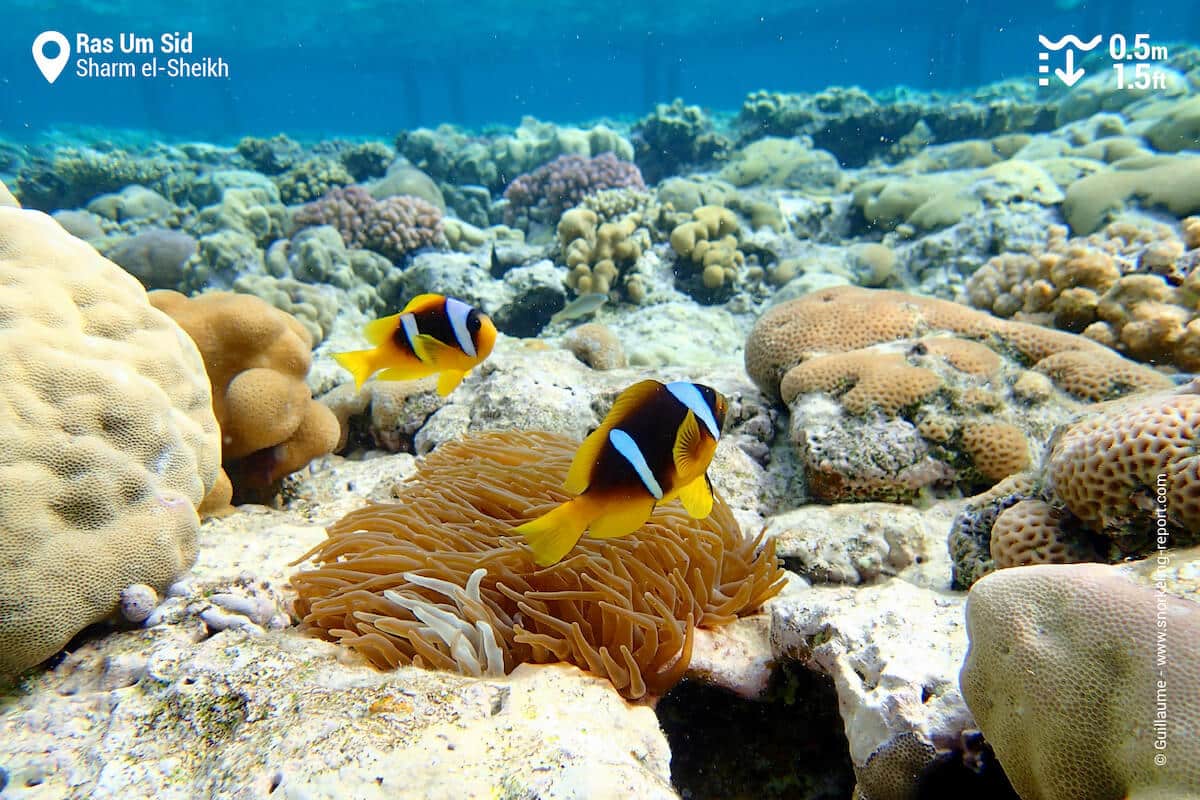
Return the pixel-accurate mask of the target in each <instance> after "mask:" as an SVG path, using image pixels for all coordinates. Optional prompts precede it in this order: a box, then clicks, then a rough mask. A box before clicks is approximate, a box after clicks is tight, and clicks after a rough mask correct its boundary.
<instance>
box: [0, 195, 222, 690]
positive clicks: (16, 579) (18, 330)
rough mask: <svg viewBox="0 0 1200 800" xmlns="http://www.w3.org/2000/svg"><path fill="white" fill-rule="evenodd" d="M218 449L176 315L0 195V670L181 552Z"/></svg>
mask: <svg viewBox="0 0 1200 800" xmlns="http://www.w3.org/2000/svg"><path fill="white" fill-rule="evenodd" d="M219 460H220V439H219V437H218V432H217V425H216V420H215V419H214V418H213V413H212V404H211V401H210V396H209V387H208V380H207V378H206V377H205V373H204V365H203V363H202V362H201V360H200V356H199V354H198V353H197V352H196V346H195V345H194V344H193V343H192V342H191V340H190V339H188V337H187V336H186V335H185V334H184V333H183V331H182V330H180V328H179V326H178V325H176V324H175V323H173V322H172V321H171V320H170V318H168V317H167V316H166V315H164V314H162V313H160V312H158V311H156V310H155V309H154V308H152V307H151V306H150V304H149V303H148V302H147V301H146V293H145V290H143V289H142V287H141V285H140V284H139V283H138V282H137V280H136V279H135V278H133V277H132V276H130V275H129V274H128V273H126V272H124V271H122V270H121V269H120V268H119V267H117V266H116V265H114V264H112V263H111V262H109V261H106V260H105V259H103V258H101V257H100V256H99V255H98V254H97V253H96V251H95V250H93V249H92V248H91V247H89V246H88V245H86V244H84V243H83V242H82V241H79V240H78V239H75V238H74V237H72V236H70V235H69V234H67V233H66V231H64V230H63V229H62V228H61V227H59V225H58V224H57V223H56V222H54V221H53V220H52V219H51V218H50V217H47V216H45V215H44V214H40V213H38V212H34V211H22V210H20V209H16V208H9V207H0V675H4V674H12V673H15V672H17V671H19V670H21V669H24V668H26V667H30V666H32V665H34V664H37V663H38V662H40V661H42V660H44V659H46V658H48V657H49V656H51V655H53V654H54V652H55V651H57V650H58V649H60V648H61V647H63V646H64V645H65V644H66V643H67V641H68V640H69V639H70V638H71V637H72V636H73V635H75V634H76V633H78V632H79V631H80V630H81V629H83V628H84V627H86V626H87V625H89V624H92V623H94V622H97V621H99V620H102V619H104V618H105V617H107V616H109V615H111V614H112V613H113V612H114V611H116V609H117V607H118V604H119V602H120V596H121V590H122V589H124V588H125V587H126V586H129V585H130V584H136V583H146V584H150V585H152V586H156V587H159V588H160V589H161V588H164V587H165V586H166V585H167V584H168V583H169V582H170V581H172V580H173V579H174V578H175V577H176V576H178V575H179V574H180V573H181V572H183V571H184V570H186V569H187V568H188V567H189V566H191V563H192V561H193V560H194V558H195V555H196V531H197V528H198V526H199V520H198V518H197V516H196V506H197V505H198V504H199V503H200V502H201V500H202V498H203V497H204V496H205V494H206V493H207V492H208V490H209V489H210V488H211V487H212V486H213V484H214V482H215V481H216V480H217V472H218V469H219Z"/></svg>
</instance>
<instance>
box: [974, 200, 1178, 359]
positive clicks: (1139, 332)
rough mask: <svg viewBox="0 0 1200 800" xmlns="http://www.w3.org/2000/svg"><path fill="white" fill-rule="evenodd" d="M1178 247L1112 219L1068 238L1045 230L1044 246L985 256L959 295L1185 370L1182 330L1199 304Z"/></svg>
mask: <svg viewBox="0 0 1200 800" xmlns="http://www.w3.org/2000/svg"><path fill="white" fill-rule="evenodd" d="M1191 219H1196V218H1191ZM1186 222H1187V221H1186V220H1185V223H1186ZM1195 226H1196V227H1198V228H1200V223H1195ZM1188 230H1189V228H1188V227H1187V225H1185V227H1184V236H1185V237H1187V236H1188V235H1189V234H1188ZM1185 246H1186V242H1184V241H1180V239H1179V238H1178V237H1177V236H1176V234H1175V233H1174V232H1173V231H1172V230H1171V229H1170V228H1169V227H1167V226H1163V225H1156V224H1143V225H1132V224H1128V223H1119V222H1114V223H1112V224H1110V225H1108V226H1107V227H1106V228H1105V229H1104V230H1103V231H1102V232H1100V233H1095V234H1092V235H1090V236H1086V237H1076V238H1073V239H1065V238H1064V237H1063V236H1061V235H1060V232H1059V230H1058V229H1052V230H1051V232H1050V234H1049V235H1048V237H1047V243H1046V252H1043V253H1040V254H1037V255H1028V254H1024V253H1019V254H1002V255H999V256H996V257H994V258H992V259H990V260H989V261H988V263H986V264H985V265H984V266H983V267H981V268H980V269H979V270H977V271H976V272H975V274H973V275H972V276H971V277H970V278H969V279H968V280H967V286H966V295H967V299H968V300H969V301H970V303H971V304H972V305H974V306H975V307H977V308H983V309H987V310H989V311H991V312H992V313H994V314H996V315H998V316H1001V317H1013V316H1020V317H1021V318H1022V319H1026V320H1028V321H1034V322H1038V323H1045V324H1051V323H1052V324H1053V325H1054V326H1055V327H1057V328H1060V329H1063V330H1067V331H1072V332H1082V333H1083V334H1084V335H1085V336H1087V337H1088V338H1090V339H1092V340H1093V341H1096V342H1098V343H1101V344H1104V345H1106V346H1109V347H1112V348H1114V349H1117V350H1120V351H1121V352H1123V353H1128V354H1129V355H1130V356H1131V357H1133V358H1135V359H1137V360H1139V361H1146V362H1150V363H1155V364H1173V365H1175V366H1177V367H1179V368H1181V369H1185V370H1189V371H1191V370H1194V369H1196V368H1197V367H1200V359H1197V358H1196V352H1195V351H1196V341H1195V339H1194V337H1192V336H1187V334H1186V333H1185V332H1186V329H1187V326H1188V325H1189V324H1190V323H1191V322H1193V321H1195V319H1196V315H1197V309H1198V308H1200V303H1198V300H1200V270H1196V269H1190V268H1189V266H1188V265H1187V263H1185V259H1184V248H1185ZM1185 338H1186V341H1185Z"/></svg>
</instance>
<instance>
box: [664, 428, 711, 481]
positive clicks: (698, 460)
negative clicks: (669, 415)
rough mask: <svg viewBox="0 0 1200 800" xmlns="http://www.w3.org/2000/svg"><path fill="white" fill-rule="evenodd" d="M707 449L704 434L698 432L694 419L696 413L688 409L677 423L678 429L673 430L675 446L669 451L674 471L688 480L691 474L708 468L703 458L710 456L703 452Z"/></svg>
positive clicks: (708, 448)
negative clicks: (681, 420) (673, 463)
mask: <svg viewBox="0 0 1200 800" xmlns="http://www.w3.org/2000/svg"><path fill="white" fill-rule="evenodd" d="M707 450H710V447H709V446H708V443H707V441H706V439H705V437H704V434H702V433H701V432H700V423H698V422H697V421H696V415H695V414H693V413H692V412H691V411H689V412H687V415H686V416H685V417H684V418H683V422H681V423H679V430H677V431H676V432H675V446H674V448H673V450H672V452H671V457H672V459H673V460H674V462H675V473H676V474H677V475H682V476H684V480H688V479H690V478H691V476H693V475H695V474H697V473H701V472H704V470H706V469H707V468H708V464H707V463H705V461H704V459H705V458H706V457H707V458H712V454H711V453H709V452H705V451H707Z"/></svg>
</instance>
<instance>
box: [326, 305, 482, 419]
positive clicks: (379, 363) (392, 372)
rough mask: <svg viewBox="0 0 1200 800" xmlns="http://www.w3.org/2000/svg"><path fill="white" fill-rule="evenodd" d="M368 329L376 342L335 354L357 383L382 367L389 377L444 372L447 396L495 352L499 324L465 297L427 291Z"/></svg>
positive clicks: (441, 380) (442, 389)
mask: <svg viewBox="0 0 1200 800" xmlns="http://www.w3.org/2000/svg"><path fill="white" fill-rule="evenodd" d="M363 335H364V336H366V338H367V341H368V342H370V343H371V344H373V345H375V347H374V348H372V349H370V350H354V351H352V352H349V353H334V354H333V357H334V359H335V360H336V361H337V363H339V364H341V365H342V367H344V368H345V369H347V370H348V371H349V372H350V374H351V375H353V376H354V385H355V388H359V389H361V388H362V385H363V384H364V383H366V381H367V378H370V377H371V376H372V375H374V374H375V373H376V372H379V371H380V370H383V371H382V372H380V374H379V379H380V380H384V381H403V380H412V379H414V378H424V377H425V376H426V375H434V374H439V377H438V385H437V390H438V394H440V395H441V396H442V397H445V396H446V395H448V394H450V393H451V392H452V391H454V388H455V387H456V386H458V384H460V383H461V382H462V379H463V378H464V377H465V376H466V374H467V373H468V372H470V371H471V370H472V369H474V368H475V367H476V366H478V365H479V364H481V363H482V362H483V360H484V359H485V358H487V357H488V355H490V354H491V352H492V346H493V345H494V344H495V343H496V326H495V325H493V324H492V321H491V320H490V319H488V316H487V315H486V314H484V313H482V312H480V311H479V310H478V309H475V308H472V307H471V306H469V305H467V304H466V303H464V302H463V301H461V300H455V299H454V298H453V297H444V296H443V295H440V294H422V295H417V296H416V297H414V298H413V299H412V300H410V301H409V303H408V305H406V306H405V307H404V310H403V311H401V312H400V313H399V314H392V315H391V316H389V317H383V318H382V319H377V320H375V321H374V322H368V323H367V325H366V327H364V328H363Z"/></svg>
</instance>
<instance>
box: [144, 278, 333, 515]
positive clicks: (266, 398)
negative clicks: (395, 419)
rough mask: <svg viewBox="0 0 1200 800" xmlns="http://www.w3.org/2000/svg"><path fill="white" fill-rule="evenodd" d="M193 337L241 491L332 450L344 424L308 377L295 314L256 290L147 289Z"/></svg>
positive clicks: (267, 483)
mask: <svg viewBox="0 0 1200 800" xmlns="http://www.w3.org/2000/svg"><path fill="white" fill-rule="evenodd" d="M150 302H151V303H153V304H154V306H155V307H156V308H158V309H160V310H162V311H164V312H166V313H167V314H169V315H171V317H173V318H174V319H175V321H176V322H178V323H179V324H180V326H182V327H183V329H184V330H185V331H187V332H188V335H190V336H191V337H192V339H194V340H195V342H196V344H197V345H198V346H199V348H200V353H201V355H202V356H203V357H204V363H205V365H206V366H207V368H208V377H209V380H210V381H211V382H212V404H213V408H214V410H215V411H216V416H217V421H218V422H219V423H220V426H221V438H222V443H223V446H222V456H223V459H224V465H225V469H226V471H227V472H228V474H229V477H230V479H231V480H232V482H233V484H234V487H235V488H236V489H237V490H239V492H240V493H242V494H247V493H251V492H254V491H256V490H262V489H268V488H269V487H271V485H272V484H274V483H275V482H276V481H278V480H279V479H280V478H282V477H284V476H285V475H288V474H289V473H292V472H295V471H296V470H298V469H300V468H301V467H303V466H304V465H305V464H307V463H308V462H309V461H311V460H312V459H314V458H316V457H317V456H319V455H324V454H325V453H328V452H330V451H331V450H333V448H334V446H335V445H336V444H337V441H338V438H339V435H340V428H339V426H338V422H337V418H336V417H335V416H334V415H333V412H331V411H330V410H329V409H328V408H326V407H325V406H324V405H322V404H320V403H318V402H316V401H315V400H313V399H312V394H311V392H310V391H309V389H308V385H307V384H306V383H305V382H304V379H305V376H306V375H307V374H308V368H309V366H310V364H311V363H312V339H311V338H310V336H309V333H308V331H307V330H306V329H305V328H304V326H303V325H302V324H301V323H300V322H299V321H298V320H297V319H296V318H295V317H293V316H291V315H290V314H286V313H284V312H283V311H280V310H279V309H277V308H275V307H273V306H271V305H268V304H267V303H266V302H264V301H262V300H260V299H259V298H257V297H254V296H252V295H245V294H232V293H230V292H210V293H207V294H202V295H198V296H196V297H193V298H190V299H189V298H187V297H184V296H183V295H181V294H179V293H178V292H171V291H159V292H152V293H151V294H150Z"/></svg>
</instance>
